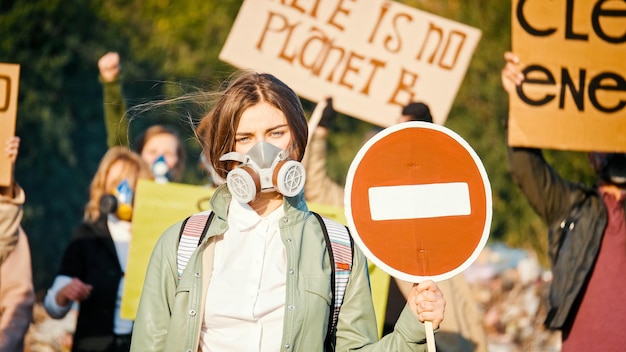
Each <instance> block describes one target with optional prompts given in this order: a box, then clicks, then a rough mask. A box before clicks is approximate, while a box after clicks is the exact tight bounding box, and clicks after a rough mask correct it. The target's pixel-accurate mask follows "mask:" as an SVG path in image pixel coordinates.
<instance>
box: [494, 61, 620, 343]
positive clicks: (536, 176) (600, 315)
mask: <svg viewBox="0 0 626 352" xmlns="http://www.w3.org/2000/svg"><path fill="white" fill-rule="evenodd" d="M504 58H505V61H506V65H505V67H504V69H503V70H502V84H503V86H504V88H505V90H506V91H507V92H508V93H509V94H515V89H516V86H517V85H520V84H521V83H522V81H523V80H524V75H523V74H522V73H521V72H520V70H519V68H518V64H519V58H518V57H517V56H516V55H514V54H513V53H510V52H507V53H505V55H504ZM588 156H589V161H590V163H591V165H592V167H593V168H594V170H595V172H596V175H597V177H598V180H597V184H596V185H594V186H592V187H588V186H586V185H584V184H581V183H580V182H569V181H567V180H564V179H562V178H561V177H560V176H559V174H557V172H556V171H555V170H554V169H553V168H551V167H550V166H549V165H548V164H547V163H546V160H545V159H544V157H543V154H542V152H541V150H539V149H531V148H510V147H509V172H510V173H511V176H512V178H513V180H514V181H515V183H517V185H518V186H519V187H520V189H521V191H522V192H523V193H524V195H525V196H526V199H527V200H528V202H529V203H530V205H531V206H532V207H533V208H534V210H535V211H536V212H537V214H538V215H539V216H540V217H541V218H542V219H543V221H544V222H545V223H546V224H547V225H548V226H549V237H548V239H549V248H548V250H549V251H548V253H549V256H550V260H551V264H552V273H553V280H552V283H551V285H550V294H549V297H548V312H547V318H546V321H545V325H546V326H547V327H548V328H551V329H558V330H561V332H562V339H563V344H562V351H564V352H568V351H586V350H589V349H592V350H594V351H622V350H623V349H624V347H623V346H624V345H625V344H626V334H624V333H623V327H624V326H626V305H625V304H624V301H625V300H626V284H624V280H623V275H624V272H625V271H626V250H625V249H626V216H625V208H626V205H625V199H626V154H624V153H589V154H588Z"/></svg>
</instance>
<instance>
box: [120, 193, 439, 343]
mask: <svg viewBox="0 0 626 352" xmlns="http://www.w3.org/2000/svg"><path fill="white" fill-rule="evenodd" d="M230 200H231V195H230V193H229V192H228V189H227V188H226V187H225V186H222V187H220V188H218V189H217V190H216V192H215V194H214V196H213V197H212V199H211V206H212V209H213V211H214V212H215V216H214V218H213V221H212V222H211V225H210V226H209V228H208V230H207V234H206V236H205V238H204V240H203V241H202V243H201V244H200V245H199V246H198V249H197V250H196V251H195V252H194V253H193V255H192V256H191V257H190V258H189V263H188V264H187V267H186V269H185V271H184V273H183V276H182V278H181V280H180V283H178V279H177V264H176V256H177V245H178V238H179V233H180V229H181V223H177V224H175V225H173V226H172V227H170V228H169V229H168V230H166V231H165V233H164V234H163V235H162V236H161V238H160V239H159V240H158V242H157V244H156V246H155V248H154V251H153V253H152V257H151V259H150V263H149V266H148V271H147V273H146V279H145V282H144V286H143V292H142V295H141V300H140V303H139V309H138V311H137V317H136V320H135V327H134V331H133V338H132V345H131V351H134V352H148V351H167V352H173V351H197V350H198V341H199V336H200V327H201V324H202V320H203V312H204V303H205V297H206V292H207V287H208V282H209V280H210V279H211V278H210V274H211V272H212V263H213V253H214V245H215V241H214V239H215V235H219V234H223V233H224V232H225V231H226V230H227V229H228V224H227V222H226V212H227V209H228V204H229V202H230ZM284 210H285V216H284V217H283V218H282V219H281V223H280V233H281V238H282V241H283V243H284V245H285V248H286V251H287V266H288V270H287V288H286V297H285V317H284V323H283V324H284V327H283V336H282V340H281V341H277V342H276V350H280V351H323V350H324V347H323V346H324V338H325V336H326V330H327V325H328V317H329V314H330V313H331V306H330V304H331V284H330V277H331V264H332V263H331V262H330V260H329V258H328V255H327V253H326V245H325V242H324V241H325V240H324V236H323V234H322V229H321V227H320V226H319V224H318V222H317V220H316V219H315V217H314V216H311V213H310V212H309V211H308V208H307V206H306V203H305V202H304V198H303V197H302V195H299V196H296V197H293V198H285V202H284ZM320 264H321V265H320ZM426 348H427V345H426V335H425V330H424V325H423V324H421V323H420V322H419V320H418V319H417V317H416V316H415V315H414V314H413V313H412V312H411V311H410V310H409V309H408V307H406V306H405V308H404V311H403V312H402V314H401V315H400V318H399V319H398V322H397V324H396V327H395V331H394V332H393V333H391V334H389V335H387V336H385V337H383V339H382V340H381V341H378V332H377V328H376V318H375V315H374V307H373V304H372V298H371V293H370V287H369V277H368V272H367V261H366V259H365V257H364V255H363V253H362V252H361V251H360V250H359V249H358V248H355V249H354V255H353V266H352V271H351V275H350V280H349V283H348V286H347V287H346V293H345V296H344V301H343V305H342V307H341V311H340V313H339V320H338V325H337V340H336V350H337V351H352V350H359V351H425V350H426Z"/></svg>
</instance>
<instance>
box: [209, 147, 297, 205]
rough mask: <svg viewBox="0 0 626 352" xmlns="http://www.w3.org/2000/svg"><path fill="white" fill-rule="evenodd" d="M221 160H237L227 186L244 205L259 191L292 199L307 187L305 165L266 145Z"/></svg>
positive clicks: (233, 153)
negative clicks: (275, 193)
mask: <svg viewBox="0 0 626 352" xmlns="http://www.w3.org/2000/svg"><path fill="white" fill-rule="evenodd" d="M220 161H238V162H240V163H241V164H240V165H239V166H238V167H236V168H234V169H232V170H230V171H229V172H228V175H227V176H226V184H227V185H228V189H229V190H230V193H231V194H232V195H233V197H234V198H235V199H237V200H238V201H239V202H241V203H250V202H251V201H253V200H254V199H255V198H256V196H257V194H258V193H260V192H274V191H277V192H278V193H280V194H282V195H283V196H286V197H293V196H295V195H297V194H298V193H300V192H301V191H302V189H303V188H304V181H305V179H306V175H305V172H304V166H303V165H302V164H301V163H299V162H297V161H294V160H289V159H288V154H287V152H286V151H284V150H281V149H279V148H277V147H275V146H274V145H272V144H270V143H267V142H259V143H257V144H256V145H254V146H253V147H252V149H250V150H249V151H248V153H246V154H242V153H238V152H230V153H226V154H224V155H222V157H221V158H220Z"/></svg>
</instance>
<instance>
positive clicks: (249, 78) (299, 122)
mask: <svg viewBox="0 0 626 352" xmlns="http://www.w3.org/2000/svg"><path fill="white" fill-rule="evenodd" d="M260 102H265V103H268V104H270V105H272V106H274V107H275V108H277V109H278V110H280V111H282V113H283V114H285V117H286V118H287V124H288V125H289V129H290V130H291V136H292V138H291V143H290V146H289V150H288V152H289V154H290V155H291V158H292V159H294V160H298V161H300V160H302V157H303V155H304V150H305V148H306V144H307V139H308V126H307V121H306V118H305V116H304V109H303V108H302V103H301V102H300V99H299V98H298V95H297V94H296V93H295V92H294V91H293V90H292V89H291V88H289V87H288V86H287V85H286V84H285V83H283V82H282V81H281V80H279V79H278V78H276V77H275V76H273V75H271V74H267V73H256V72H251V71H241V72H239V73H237V74H235V75H234V76H233V79H232V80H231V81H230V83H229V84H228V86H227V87H226V89H225V90H224V91H223V92H222V94H221V96H220V98H219V99H218V100H217V102H216V104H215V105H214V106H213V108H212V109H211V111H209V113H208V114H207V115H205V116H204V117H203V118H202V120H201V121H200V124H199V125H198V128H197V130H196V136H197V138H198V139H199V141H200V144H201V145H202V148H203V150H204V153H205V155H206V156H208V159H209V161H210V163H211V165H213V168H214V169H215V171H216V172H217V174H218V175H219V176H220V177H222V178H226V174H227V173H228V171H230V170H231V169H232V168H233V167H234V166H235V162H232V161H228V162H223V161H219V158H220V157H221V156H222V155H224V154H226V153H228V152H232V151H233V150H234V146H235V134H236V132H237V125H238V124H239V120H240V119H241V115H242V114H243V112H244V111H245V110H246V109H248V108H249V107H252V106H254V105H256V104H258V103H260Z"/></svg>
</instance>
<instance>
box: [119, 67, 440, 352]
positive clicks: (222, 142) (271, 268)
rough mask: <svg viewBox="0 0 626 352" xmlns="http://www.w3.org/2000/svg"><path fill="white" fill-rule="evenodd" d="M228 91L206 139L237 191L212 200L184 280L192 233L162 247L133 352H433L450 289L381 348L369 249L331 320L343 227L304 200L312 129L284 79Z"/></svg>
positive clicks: (153, 263)
mask: <svg viewBox="0 0 626 352" xmlns="http://www.w3.org/2000/svg"><path fill="white" fill-rule="evenodd" d="M221 93H222V94H220V95H219V96H218V97H217V100H216V102H215V104H214V105H213V107H212V109H211V111H210V112H209V113H208V114H207V115H206V116H205V117H203V119H202V121H201V122H200V124H199V126H198V130H197V133H196V135H197V136H198V137H199V139H200V143H201V144H202V146H203V150H204V152H205V153H206V156H207V159H208V160H210V162H211V164H212V166H213V168H214V169H215V171H216V172H217V174H218V175H219V176H220V177H221V178H224V179H226V184H225V185H222V186H220V187H218V188H217V189H216V191H215V193H214V194H213V196H212V197H211V200H210V203H211V209H212V210H211V211H212V213H211V215H210V220H208V222H207V225H205V226H202V227H201V228H200V230H201V232H202V235H200V236H199V244H198V246H197V249H195V251H194V252H193V254H191V255H190V257H188V263H186V266H185V268H184V269H183V270H182V271H180V272H179V264H180V263H179V262H178V260H177V258H178V254H179V251H180V248H179V241H181V242H180V243H181V244H182V243H183V242H182V240H180V237H181V229H183V231H182V232H183V235H182V236H185V234H184V229H186V228H187V224H185V225H184V226H183V222H182V221H181V222H179V223H176V224H174V225H172V226H171V227H170V228H169V229H168V230H166V232H165V233H163V234H162V235H161V237H160V238H159V240H158V241H157V244H156V246H155V248H154V250H153V252H152V257H151V259H150V263H149V265H148V270H147V273H146V277H145V282H144V286H143V289H142V295H141V299H140V303H139V308H138V310H137V316H136V320H135V328H134V331H133V337H132V345H131V351H137V352H139V351H141V352H147V351H174V350H176V351H278V350H293V351H323V350H326V351H331V350H337V351H348V350H362V351H392V350H398V351H419V350H425V349H426V334H425V329H424V325H423V322H424V321H425V320H429V321H432V322H433V326H434V327H435V328H437V327H438V326H439V323H440V322H441V320H442V319H443V311H444V306H445V300H444V298H443V295H442V294H441V291H440V290H439V288H438V287H437V285H436V284H435V283H434V282H433V281H431V280H425V281H424V282H421V283H419V284H415V285H414V286H413V288H412V292H411V294H410V298H409V303H408V304H407V306H406V307H405V310H404V312H403V314H401V316H400V318H399V319H398V322H397V324H396V330H395V331H394V332H392V333H391V334H389V335H387V336H386V337H385V338H383V339H382V340H380V341H379V339H378V333H377V328H376V317H375V315H374V307H373V304H372V298H371V292H370V287H369V280H368V272H367V261H366V259H365V256H364V255H363V253H362V252H361V251H360V250H359V249H358V248H357V247H354V248H353V249H352V254H353V255H352V260H351V262H350V263H344V264H345V266H344V270H347V269H348V268H349V271H348V272H347V273H348V274H349V278H348V281H347V286H346V287H345V294H344V295H343V296H342V298H343V300H342V302H343V304H341V307H340V310H339V311H338V319H337V321H336V325H334V322H333V323H331V322H329V320H330V319H329V318H333V317H334V314H333V311H334V305H333V304H332V303H331V301H332V300H331V296H332V294H333V285H334V284H335V282H336V281H334V280H335V278H334V277H333V275H331V273H332V272H333V269H332V268H331V266H334V265H333V262H334V260H333V258H331V257H330V256H329V252H328V250H327V248H328V247H327V243H326V239H325V235H324V233H323V232H324V231H325V230H328V231H333V229H332V228H331V227H330V226H331V225H327V226H326V227H322V224H321V222H322V220H321V219H320V218H317V217H316V216H315V215H314V214H312V213H311V212H310V211H309V210H308V208H307V205H306V202H305V201H304V196H303V193H304V192H303V190H302V187H303V184H304V181H305V178H306V175H305V173H304V168H303V167H302V165H301V164H300V161H301V159H302V156H303V154H304V151H305V147H306V143H307V136H308V128H307V121H306V118H305V116H304V111H303V109H302V105H301V103H300V100H299V98H298V96H297V95H296V94H295V92H294V91H293V90H292V89H291V88H289V87H288V86H286V85H285V84H284V83H283V82H282V81H280V80H279V79H277V78H276V77H275V76H273V75H270V74H260V73H254V72H247V71H246V72H241V73H239V74H238V75H236V76H235V77H233V78H232V80H231V81H230V82H229V84H228V86H227V87H226V88H225V91H223V92H221ZM328 221H330V220H328ZM324 222H326V221H325V220H324ZM330 224H332V225H333V226H337V227H343V226H341V225H339V224H337V223H334V222H330ZM196 242H198V240H196ZM347 242H348V244H347V245H346V246H345V248H346V249H347V250H348V251H351V249H350V245H349V242H350V241H349V240H348V241H347ZM335 303H336V302H335ZM330 326H335V327H336V331H335V329H333V328H329V327H330Z"/></svg>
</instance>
